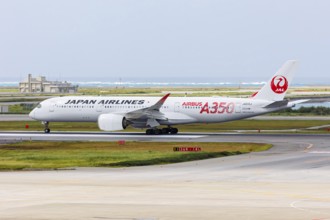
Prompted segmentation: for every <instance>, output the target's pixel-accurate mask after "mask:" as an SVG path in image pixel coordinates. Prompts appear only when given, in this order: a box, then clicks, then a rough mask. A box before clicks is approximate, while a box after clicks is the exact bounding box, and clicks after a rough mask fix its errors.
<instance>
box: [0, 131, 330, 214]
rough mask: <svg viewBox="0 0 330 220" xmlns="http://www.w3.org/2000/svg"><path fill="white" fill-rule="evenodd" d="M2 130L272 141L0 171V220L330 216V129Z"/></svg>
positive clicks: (82, 135) (74, 136)
mask: <svg viewBox="0 0 330 220" xmlns="http://www.w3.org/2000/svg"><path fill="white" fill-rule="evenodd" d="M5 135H9V136H10V135H12V136H11V138H13V136H15V135H16V136H17V137H20V138H29V136H31V137H33V138H39V139H40V138H41V137H47V138H48V139H49V140H52V139H54V138H57V139H60V140H62V139H63V138H64V137H71V138H72V139H80V140H86V139H89V140H93V139H95V140H102V141H103V140H108V141H115V140H120V139H127V140H136V141H184V142H187V141H193V142H200V143H201V147H202V144H203V142H207V141H218V142H267V143H272V144H273V145H274V147H273V148H272V149H270V150H269V151H265V152H259V153H251V154H245V155H239V156H232V157H225V158H217V159H210V160H203V161H195V162H187V163H179V164H171V165H161V166H147V167H133V168H116V169H115V168H79V169H75V170H62V171H32V172H1V173H0V219H33V220H34V219H35V220H37V219H38V220H39V219H124V220H126V219H148V220H151V219H152V220H153V219H157V220H158V219H290V220H291V219H310V220H312V219H330V187H329V183H330V172H329V171H330V147H329V140H330V136H329V135H309V134H306V135H305V134H286V135H282V134H281V135H279V134H230V133H229V134H208V133H197V134H196V133H185V134H181V135H174V136H146V135H144V134H139V133H131V134H126V133H125V134H122V133H112V134H109V133H101V134H100V133H99V134H98V133H70V132H69V133H52V134H50V135H47V134H42V133H33V132H31V133H27V132H21V133H12V132H8V133H1V136H0V138H1V139H4V138H5ZM56 135H58V136H56ZM7 137H8V136H7ZM164 137H165V138H164ZM81 138H82V139H81ZM85 138H86V139H85ZM72 139H71V140H72Z"/></svg>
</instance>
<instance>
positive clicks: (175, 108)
mask: <svg viewBox="0 0 330 220" xmlns="http://www.w3.org/2000/svg"><path fill="white" fill-rule="evenodd" d="M174 111H175V112H179V111H180V102H176V103H174Z"/></svg>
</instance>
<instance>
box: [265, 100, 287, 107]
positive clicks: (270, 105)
mask: <svg viewBox="0 0 330 220" xmlns="http://www.w3.org/2000/svg"><path fill="white" fill-rule="evenodd" d="M288 103H289V101H288V100H282V101H276V102H273V103H271V104H269V105H266V106H265V107H264V108H280V107H284V106H287V105H288Z"/></svg>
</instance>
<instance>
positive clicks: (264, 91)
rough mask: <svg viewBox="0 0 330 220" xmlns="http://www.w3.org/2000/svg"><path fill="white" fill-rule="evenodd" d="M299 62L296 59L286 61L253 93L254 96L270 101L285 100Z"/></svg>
mask: <svg viewBox="0 0 330 220" xmlns="http://www.w3.org/2000/svg"><path fill="white" fill-rule="evenodd" d="M297 64H298V62H297V61H296V60H288V61H286V62H285V63H284V64H283V66H282V67H281V68H280V69H279V70H278V71H277V72H276V73H275V75H274V76H273V77H272V78H271V79H270V80H269V81H268V82H267V83H266V85H264V86H263V87H262V88H261V89H260V91H259V92H257V93H256V94H254V95H253V98H254V99H263V100H269V101H281V100H283V99H284V96H285V94H286V92H287V91H288V89H289V86H290V83H291V81H292V79H293V75H294V73H295V70H296V69H297Z"/></svg>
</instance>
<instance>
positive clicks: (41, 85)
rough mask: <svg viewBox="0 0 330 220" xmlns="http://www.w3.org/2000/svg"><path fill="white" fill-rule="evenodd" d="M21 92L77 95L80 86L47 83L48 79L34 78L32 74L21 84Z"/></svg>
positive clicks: (54, 82) (64, 83) (55, 82)
mask: <svg viewBox="0 0 330 220" xmlns="http://www.w3.org/2000/svg"><path fill="white" fill-rule="evenodd" d="M19 90H20V92H22V93H29V92H31V93H32V92H36V93H41V92H44V93H75V92H77V90H78V86H75V85H72V84H71V83H68V82H66V81H65V82H60V81H47V80H46V77H44V76H38V77H35V78H33V77H32V75H31V74H29V75H28V78H27V79H25V80H24V81H23V82H20V83H19Z"/></svg>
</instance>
